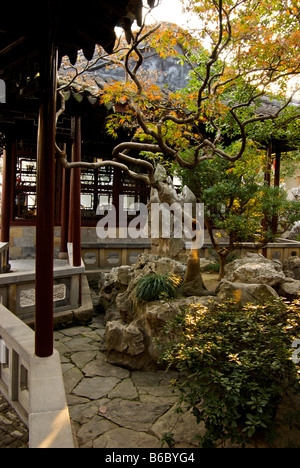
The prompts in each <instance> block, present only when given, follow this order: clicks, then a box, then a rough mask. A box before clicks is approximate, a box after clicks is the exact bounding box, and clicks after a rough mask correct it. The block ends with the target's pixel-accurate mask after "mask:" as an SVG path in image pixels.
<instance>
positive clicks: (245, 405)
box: [161, 300, 300, 447]
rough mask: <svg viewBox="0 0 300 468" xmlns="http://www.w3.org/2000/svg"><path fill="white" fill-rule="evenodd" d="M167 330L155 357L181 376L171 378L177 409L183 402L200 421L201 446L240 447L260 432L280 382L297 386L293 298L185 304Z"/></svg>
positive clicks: (297, 325)
mask: <svg viewBox="0 0 300 468" xmlns="http://www.w3.org/2000/svg"><path fill="white" fill-rule="evenodd" d="M166 332H167V333H169V335H170V336H174V337H175V336H176V337H177V338H176V341H175V340H173V342H172V343H171V344H170V345H168V347H167V349H165V350H164V352H163V354H162V357H161V360H162V361H163V362H164V363H167V364H168V366H169V367H175V368H177V370H179V371H180V372H181V374H182V375H184V376H185V378H183V379H180V380H178V381H175V382H174V385H175V386H176V387H177V388H179V390H180V392H181V396H180V400H179V407H180V406H181V405H182V404H187V405H188V408H189V409H191V408H192V410H193V413H194V415H195V416H196V418H197V422H198V423H199V422H201V421H203V422H204V423H205V428H206V433H205V435H204V436H202V437H201V438H200V445H201V446H202V447H215V446H216V445H217V444H220V443H222V442H223V443H224V442H225V441H230V442H231V443H238V444H241V445H242V446H245V445H246V444H247V442H249V438H251V437H252V436H254V435H258V434H259V433H261V432H262V431H264V433H265V434H266V433H267V431H270V430H271V428H272V426H273V423H274V417H275V414H276V409H277V406H278V404H279V402H280V400H281V398H282V396H283V394H284V391H285V387H286V386H288V387H289V388H292V386H293V387H294V388H295V389H296V390H297V391H299V382H298V378H297V366H296V365H295V364H294V362H293V361H292V359H291V357H292V352H293V350H292V342H293V340H294V339H295V337H297V336H298V338H300V301H294V303H291V304H289V303H286V302H283V301H282V300H274V302H272V303H268V304H266V305H251V304H247V305H245V306H240V305H237V304H236V303H234V302H232V301H228V302H225V303H223V304H217V305H216V304H213V303H211V304H210V305H209V306H208V307H204V306H201V305H191V306H189V307H188V308H187V309H186V310H184V311H183V313H182V314H180V315H178V316H177V318H176V319H175V321H173V322H172V323H169V324H168V326H167V329H166ZM172 333H173V335H172ZM178 333H179V335H178ZM178 336H179V337H180V338H178Z"/></svg>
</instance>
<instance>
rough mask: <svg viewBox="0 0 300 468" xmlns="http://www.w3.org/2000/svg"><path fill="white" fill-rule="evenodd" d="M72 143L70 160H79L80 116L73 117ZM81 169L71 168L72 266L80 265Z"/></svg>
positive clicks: (70, 224)
mask: <svg viewBox="0 0 300 468" xmlns="http://www.w3.org/2000/svg"><path fill="white" fill-rule="evenodd" d="M73 130H74V143H73V151H72V162H80V161H81V117H80V116H75V117H73ZM80 179H81V169H80V168H74V169H71V182H70V223H69V226H70V227H69V228H70V238H69V239H70V242H72V243H73V266H75V267H76V266H81V180H80Z"/></svg>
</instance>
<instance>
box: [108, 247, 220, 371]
mask: <svg viewBox="0 0 300 468" xmlns="http://www.w3.org/2000/svg"><path fill="white" fill-rule="evenodd" d="M149 273H157V274H161V275H163V274H171V275H172V274H173V275H175V276H177V277H180V278H181V279H182V280H183V279H184V278H185V273H186V265H185V264H183V263H180V262H179V261H177V260H174V259H171V258H168V257H159V256H156V255H153V254H141V255H140V256H139V258H138V261H137V263H136V264H134V265H132V266H122V267H118V268H114V269H112V270H111V272H110V273H109V274H107V275H103V276H102V278H101V279H100V294H99V298H100V305H101V306H102V307H103V308H104V309H105V311H106V314H105V322H106V337H105V338H106V353H107V360H108V362H109V363H111V364H116V365H121V366H124V367H127V368H129V369H151V368H156V367H158V364H157V359H158V356H159V354H160V349H159V346H158V342H160V343H161V344H163V343H164V342H166V340H168V339H169V337H168V336H166V334H165V332H164V326H165V325H166V323H167V321H170V320H172V319H174V318H175V317H176V315H178V314H179V313H180V312H181V309H182V308H184V307H185V306H186V305H188V304H191V303H199V302H201V303H203V304H206V303H207V301H208V300H210V299H214V297H213V296H212V297H211V296H209V295H208V294H209V292H208V291H206V293H207V295H206V296H203V297H198V296H194V295H193V296H189V297H183V295H180V294H179V296H178V298H175V299H172V300H171V301H164V300H158V301H152V302H145V301H141V300H138V299H137V298H136V293H135V289H136V286H137V283H138V280H139V279H140V278H142V277H144V276H145V275H147V274H149ZM212 294H213V293H212Z"/></svg>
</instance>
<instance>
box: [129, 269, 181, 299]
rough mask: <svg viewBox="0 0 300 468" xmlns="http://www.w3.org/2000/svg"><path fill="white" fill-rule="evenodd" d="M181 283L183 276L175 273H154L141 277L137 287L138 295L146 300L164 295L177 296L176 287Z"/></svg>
mask: <svg viewBox="0 0 300 468" xmlns="http://www.w3.org/2000/svg"><path fill="white" fill-rule="evenodd" d="M180 284H181V278H179V277H178V276H175V275H159V274H156V273H152V274H149V275H146V276H144V277H143V278H141V279H140V280H139V281H138V283H137V287H136V297H137V298H138V299H142V300H144V301H148V302H150V301H157V300H158V299H161V298H162V297H165V298H167V299H171V298H173V297H175V294H176V289H177V288H178V287H179V286H180Z"/></svg>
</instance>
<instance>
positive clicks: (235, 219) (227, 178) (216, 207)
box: [178, 149, 300, 253]
mask: <svg viewBox="0 0 300 468" xmlns="http://www.w3.org/2000/svg"><path fill="white" fill-rule="evenodd" d="M261 163H262V161H261V157H260V156H257V157H256V158H253V153H252V149H250V153H249V152H248V151H247V152H246V154H245V155H244V156H243V158H241V159H240V160H239V161H237V162H236V163H235V164H232V163H230V162H228V161H226V160H222V159H219V158H218V159H214V160H211V161H204V162H202V163H201V165H199V166H197V167H196V168H195V169H194V170H193V171H191V170H189V169H181V168H179V169H178V175H179V176H180V177H181V179H182V182H183V185H187V186H188V187H189V188H190V189H191V191H192V192H193V193H194V194H195V195H196V197H197V200H198V201H199V202H202V203H204V205H205V219H206V223H207V224H206V225H207V226H212V227H213V228H214V229H218V230H220V231H223V232H225V233H226V235H227V236H228V237H229V244H228V247H227V248H228V253H229V252H230V251H231V250H233V249H234V248H235V247H236V246H237V245H238V243H241V242H246V241H248V242H255V243H256V244H258V245H263V244H265V243H267V242H268V241H270V240H272V239H274V233H273V232H272V219H273V217H274V216H277V217H278V220H279V224H278V233H279V234H282V233H283V232H285V231H286V230H287V229H288V228H289V227H290V226H291V225H292V224H293V223H294V222H295V221H297V219H299V217H300V205H299V203H297V202H295V201H291V200H288V199H287V194H286V192H285V191H284V190H283V189H281V188H279V187H269V186H266V185H264V184H263V183H262V177H261V174H262V172H261V171H260V167H261ZM264 217H266V224H265V225H264V226H262V219H263V218H264ZM214 235H216V234H214ZM215 242H216V243H217V242H218V239H217V238H216V237H215Z"/></svg>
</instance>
